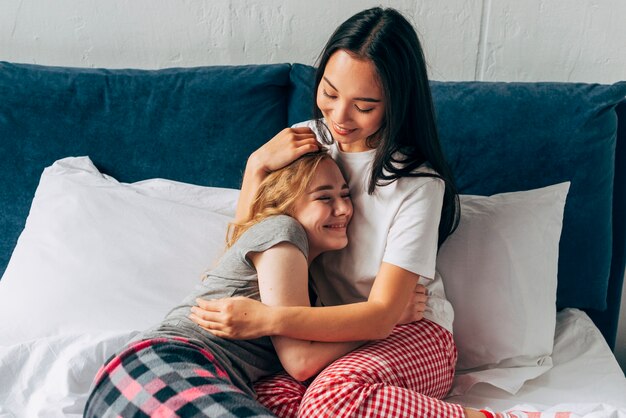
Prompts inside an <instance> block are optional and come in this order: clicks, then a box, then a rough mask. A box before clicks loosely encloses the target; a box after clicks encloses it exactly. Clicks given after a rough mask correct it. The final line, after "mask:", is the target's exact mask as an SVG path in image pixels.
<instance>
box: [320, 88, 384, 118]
mask: <svg viewBox="0 0 626 418" xmlns="http://www.w3.org/2000/svg"><path fill="white" fill-rule="evenodd" d="M322 94H323V95H324V96H325V97H327V98H329V99H331V100H335V99H336V98H337V96H334V95H332V94H330V93H328V92H327V91H326V90H325V89H322ZM354 108H355V109H356V110H357V111H358V112H361V113H369V112H371V111H372V110H374V108H373V107H370V108H368V109H362V108H360V107H359V105H357V104H355V105H354Z"/></svg>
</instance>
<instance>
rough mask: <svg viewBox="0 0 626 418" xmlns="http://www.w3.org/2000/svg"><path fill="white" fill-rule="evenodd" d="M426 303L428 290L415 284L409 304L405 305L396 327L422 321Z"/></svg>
mask: <svg viewBox="0 0 626 418" xmlns="http://www.w3.org/2000/svg"><path fill="white" fill-rule="evenodd" d="M427 301H428V289H426V286H424V285H421V284H419V283H418V284H417V285H416V286H415V292H414V293H413V295H412V297H411V299H409V303H407V305H406V308H405V309H404V313H403V314H402V316H401V317H400V319H399V320H398V325H402V324H409V323H411V322H415V321H421V320H422V319H424V311H426V302H427Z"/></svg>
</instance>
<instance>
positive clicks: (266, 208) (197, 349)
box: [84, 152, 360, 417]
mask: <svg viewBox="0 0 626 418" xmlns="http://www.w3.org/2000/svg"><path fill="white" fill-rule="evenodd" d="M351 217H352V203H351V200H350V195H349V191H348V186H347V184H346V181H345V180H344V178H343V175H342V173H341V171H340V170H339V168H338V167H337V165H336V164H335V162H334V161H333V160H332V158H330V157H329V156H328V155H327V154H326V153H324V152H318V153H314V154H308V155H304V156H302V157H301V158H299V159H297V160H296V161H295V162H293V163H292V164H290V165H288V166H286V167H285V168H283V169H281V170H277V171H275V172H273V173H272V174H270V175H268V176H267V178H266V179H265V181H263V183H262V184H261V185H260V186H259V188H258V190H257V192H256V194H255V197H254V199H253V201H252V204H251V208H250V212H249V215H248V216H247V217H246V218H245V219H243V220H242V221H241V222H239V223H234V224H231V226H230V229H229V234H228V236H227V251H226V252H225V254H224V255H223V256H222V258H221V259H220V262H219V264H218V265H217V267H216V268H214V269H212V270H211V271H209V272H208V273H207V275H206V277H205V278H204V280H203V281H202V283H200V284H198V285H197V286H196V288H195V289H194V291H193V292H192V293H191V294H190V295H189V296H188V297H187V298H186V299H185V300H184V301H183V302H182V303H181V304H180V305H178V306H177V307H175V308H174V309H172V310H171V311H170V313H169V314H168V315H167V316H166V318H165V319H164V320H163V321H162V322H161V323H160V324H158V325H157V326H155V327H154V328H152V329H149V330H147V331H145V332H143V333H141V334H140V335H139V336H137V337H136V338H135V339H134V340H133V341H131V342H130V343H129V344H128V345H127V346H126V347H125V348H124V349H122V350H121V351H120V352H119V353H118V354H116V355H115V356H113V357H112V358H111V359H109V361H108V362H107V363H106V364H105V365H104V366H103V367H102V369H101V370H100V371H99V372H98V374H97V376H96V378H95V381H94V385H93V389H92V392H91V395H90V397H89V399H88V401H87V405H86V407H85V411H84V415H85V416H87V417H103V416H184V417H192V416H220V417H251V416H254V417H257V416H259V417H260V416H268V417H269V416H272V415H271V413H270V412H269V411H267V410H266V409H265V408H264V407H263V406H261V405H260V404H259V403H257V402H256V401H255V399H254V396H253V391H252V383H253V382H255V381H257V380H258V379H259V378H261V377H263V376H266V375H270V374H272V373H275V372H277V371H279V370H281V369H282V367H284V369H285V370H287V371H288V372H289V373H291V374H293V375H294V376H298V377H300V378H304V377H308V376H311V375H313V374H315V373H317V372H319V371H320V370H321V369H322V368H323V367H325V366H326V365H328V364H329V363H331V362H332V361H333V360H335V359H336V358H338V357H340V356H341V355H343V354H345V353H347V352H349V351H350V350H352V349H354V348H355V347H357V346H359V345H360V343H358V342H346V343H317V342H311V341H305V340H295V339H291V338H286V337H273V338H271V339H270V338H268V337H261V338H256V339H251V340H241V341H233V340H225V339H222V338H219V337H216V336H214V335H213V334H211V333H209V332H207V331H206V330H204V329H202V328H200V327H198V326H197V325H196V324H195V323H193V322H192V321H191V320H190V319H189V318H188V316H189V315H190V308H191V307H192V306H193V305H194V304H195V302H196V299H198V298H200V299H215V298H224V297H229V296H245V297H248V298H252V299H256V300H261V301H263V303H265V304H267V305H270V306H272V305H281V304H284V302H285V301H289V302H290V303H297V304H303V305H308V304H309V298H308V290H307V289H308V287H307V281H308V267H309V264H310V262H311V261H312V260H313V259H315V258H316V257H317V256H318V255H320V254H321V253H322V252H325V251H331V250H338V249H341V248H343V247H345V246H346V245H347V243H348V238H347V234H346V229H347V226H348V223H349V222H350V219H351ZM281 363H282V367H281Z"/></svg>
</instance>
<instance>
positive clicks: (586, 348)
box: [448, 309, 626, 418]
mask: <svg viewBox="0 0 626 418" xmlns="http://www.w3.org/2000/svg"><path fill="white" fill-rule="evenodd" d="M552 360H553V363H554V365H553V368H552V369H551V370H549V371H548V372H546V373H545V374H543V375H542V376H540V377H538V378H536V379H534V380H530V381H528V382H526V383H525V384H524V386H523V387H522V388H521V389H520V390H519V392H517V393H516V394H515V395H514V396H513V395H511V394H509V393H507V392H505V391H503V390H500V389H497V388H496V387H494V386H491V385H488V384H481V383H479V384H476V385H475V386H474V387H472V388H471V389H470V390H469V391H467V392H466V393H464V394H463V395H460V396H450V397H448V400H449V401H451V402H456V403H460V404H463V405H466V406H471V407H477V408H483V407H489V408H491V409H493V410H495V411H503V410H508V409H513V410H528V411H544V412H545V411H551V412H558V411H571V412H574V413H575V414H576V415H577V416H584V417H589V418H591V417H598V418H599V417H620V418H622V417H626V378H625V377H624V373H623V372H622V370H621V368H620V367H619V364H618V363H617V361H616V359H615V356H614V355H613V353H612V352H611V350H610V348H609V346H608V345H607V344H606V341H605V340H604V338H603V337H602V334H601V333H600V331H599V330H598V328H596V326H595V325H594V324H593V322H592V321H591V319H590V318H589V317H588V316H587V315H586V314H585V313H584V312H582V311H580V310H577V309H565V310H563V311H561V312H559V313H558V315H557V326H556V334H555V341H554V351H553V354H552ZM452 392H454V387H453V390H452Z"/></svg>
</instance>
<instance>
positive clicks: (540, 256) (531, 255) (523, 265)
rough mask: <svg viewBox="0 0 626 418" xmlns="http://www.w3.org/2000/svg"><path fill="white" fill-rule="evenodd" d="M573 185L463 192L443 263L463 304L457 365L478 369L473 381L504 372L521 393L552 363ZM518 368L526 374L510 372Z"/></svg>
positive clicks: (453, 297)
mask: <svg viewBox="0 0 626 418" xmlns="http://www.w3.org/2000/svg"><path fill="white" fill-rule="evenodd" d="M569 185H570V183H569V182H566V183H561V184H557V185H553V186H549V187H544V188H541V189H536V190H529V191H523V192H514V193H502V194H497V195H493V196H469V195H465V196H461V197H460V199H461V220H460V223H459V227H458V229H457V230H456V231H455V232H454V233H453V234H452V235H451V236H450V237H449V238H448V239H447V240H446V242H445V243H444V244H443V246H442V247H441V249H440V251H439V254H438V259H437V268H438V271H439V272H440V273H441V276H442V277H443V281H444V285H445V290H446V296H447V297H448V299H449V300H450V302H451V303H452V305H453V307H454V311H455V318H454V339H455V341H456V344H457V348H458V352H459V359H458V363H457V370H458V371H459V372H460V373H461V374H463V373H468V374H472V373H470V372H473V376H472V377H471V378H468V379H467V381H466V386H469V385H470V383H472V384H473V383H476V381H490V382H491V381H492V380H493V379H494V378H495V379H496V380H498V379H500V378H502V379H503V381H504V382H505V383H503V384H502V385H500V386H501V387H502V388H503V389H506V390H509V391H511V392H515V391H517V389H519V387H521V384H522V383H523V381H524V380H527V379H530V378H534V377H536V376H538V375H539V374H541V373H543V372H545V371H547V370H548V369H549V368H550V367H551V364H552V362H551V358H550V355H551V353H552V347H553V342H554V328H555V323H556V286H557V268H558V254H559V240H560V236H561V228H562V224H563V210H564V206H565V200H566V197H567V192H568V190H569ZM511 368H515V372H516V373H517V375H518V376H519V377H520V378H519V379H518V380H516V379H512V380H511V379H510V377H511V374H510V373H507V372H504V373H503V372H502V369H511ZM496 370H498V371H496ZM481 376H482V377H481ZM507 379H508V380H507ZM461 380H463V379H461ZM457 383H459V382H457Z"/></svg>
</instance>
